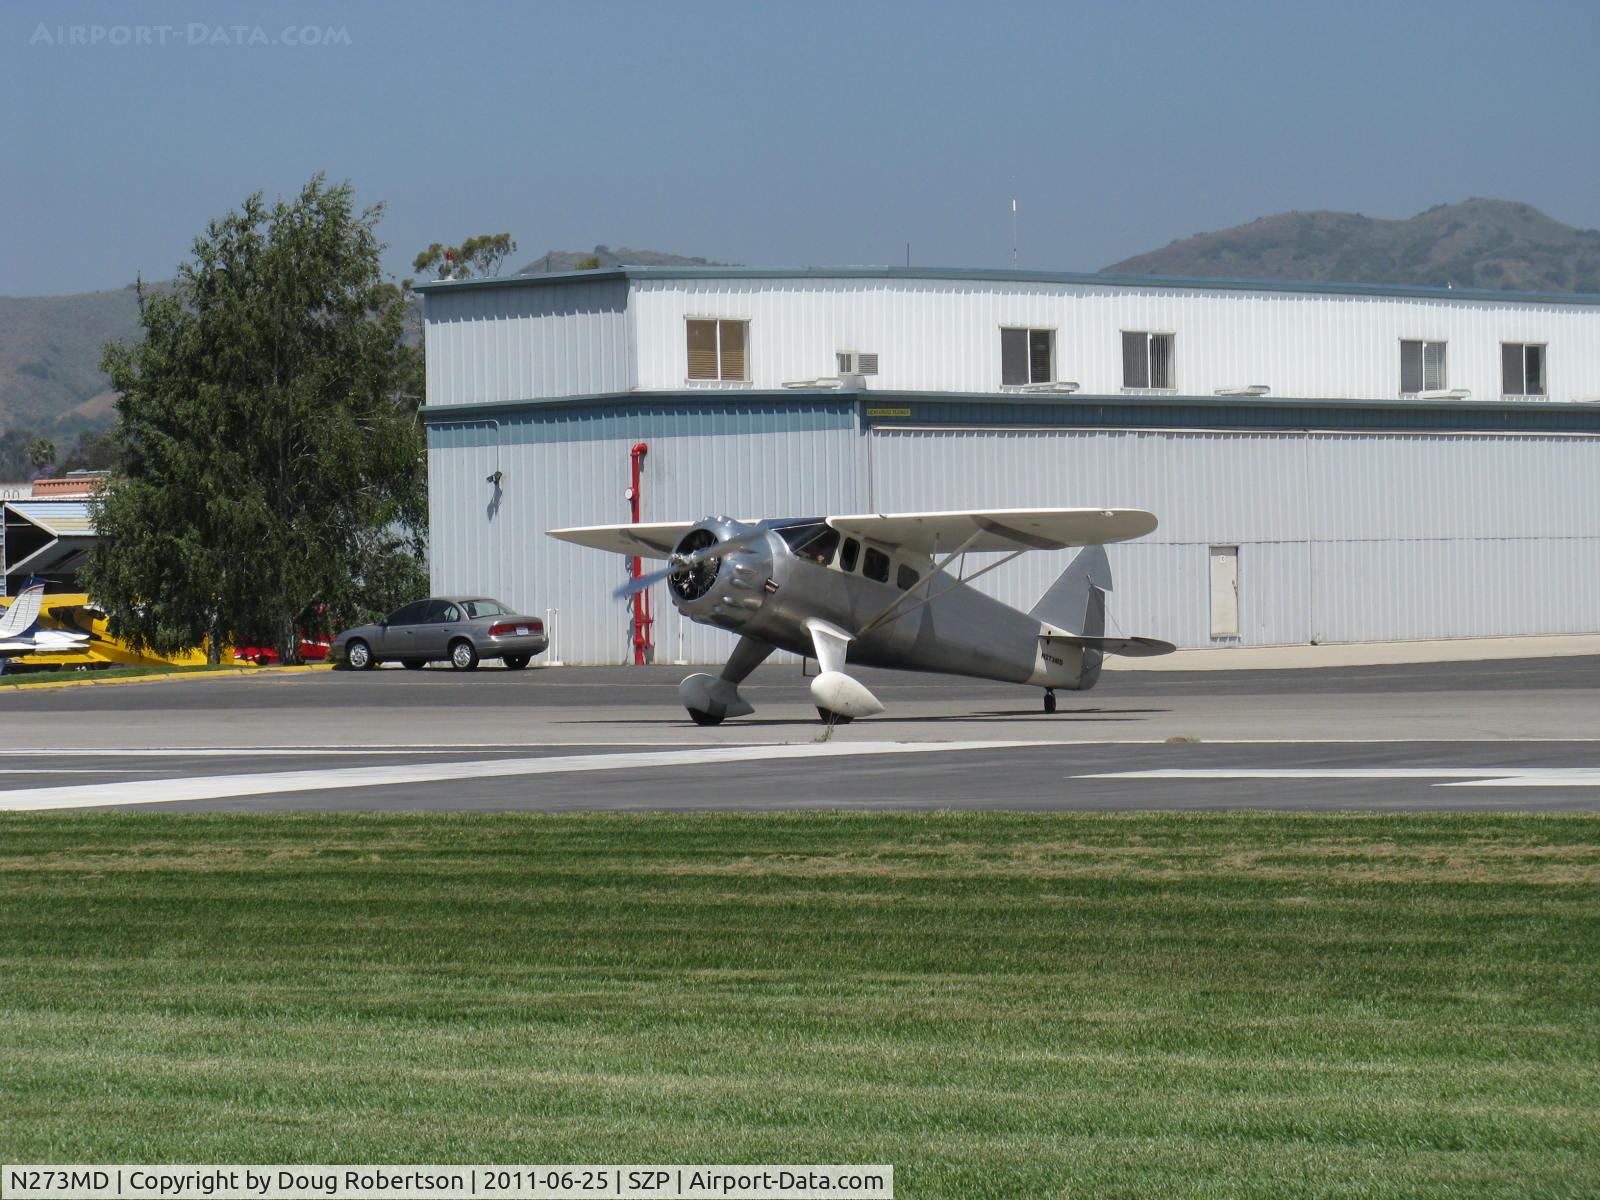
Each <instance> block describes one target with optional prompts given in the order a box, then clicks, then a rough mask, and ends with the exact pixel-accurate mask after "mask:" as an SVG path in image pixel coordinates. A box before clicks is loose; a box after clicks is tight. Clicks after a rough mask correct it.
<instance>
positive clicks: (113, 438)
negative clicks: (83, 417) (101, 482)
mask: <svg viewBox="0 0 1600 1200" xmlns="http://www.w3.org/2000/svg"><path fill="white" fill-rule="evenodd" d="M116 465H117V435H116V431H115V430H112V429H102V430H100V431H99V432H95V431H93V430H88V429H86V430H84V431H83V432H82V433H80V434H79V435H78V441H77V444H76V445H74V446H73V447H72V449H71V450H70V451H68V452H67V457H66V458H64V459H63V460H62V462H61V469H62V470H63V471H106V470H109V469H110V468H112V467H114V466H116Z"/></svg>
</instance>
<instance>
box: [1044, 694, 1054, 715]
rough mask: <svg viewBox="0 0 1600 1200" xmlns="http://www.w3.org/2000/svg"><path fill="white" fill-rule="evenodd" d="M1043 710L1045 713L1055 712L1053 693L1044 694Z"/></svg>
mask: <svg viewBox="0 0 1600 1200" xmlns="http://www.w3.org/2000/svg"><path fill="white" fill-rule="evenodd" d="M1044 710H1045V712H1047V713H1053V712H1055V710H1056V694H1055V693H1054V692H1053V691H1046V692H1045V694H1044Z"/></svg>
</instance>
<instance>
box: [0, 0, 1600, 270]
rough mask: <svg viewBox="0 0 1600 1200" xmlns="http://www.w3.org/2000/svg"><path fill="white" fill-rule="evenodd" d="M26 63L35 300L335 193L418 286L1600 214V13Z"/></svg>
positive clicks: (952, 19) (828, 30) (264, 25)
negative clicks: (464, 264)
mask: <svg viewBox="0 0 1600 1200" xmlns="http://www.w3.org/2000/svg"><path fill="white" fill-rule="evenodd" d="M191 23H196V24H194V25H191ZM302 26H312V27H315V28H316V29H317V30H319V31H320V30H325V29H331V30H332V31H333V34H332V38H331V40H332V41H333V43H334V44H324V45H320V46H306V45H285V44H282V38H283V31H284V30H285V29H286V28H291V29H293V30H294V31H295V32H294V33H293V34H291V36H294V37H296V38H298V40H300V41H305V40H308V38H307V35H306V34H304V33H303V32H301V31H300V27H302ZM74 27H77V28H78V29H79V30H80V31H81V32H80V33H79V34H78V35H76V36H80V37H82V38H84V39H85V41H86V42H89V44H83V45H74V44H72V40H73V38H74V36H75V35H74V32H73V30H74ZM96 27H99V29H100V32H99V34H98V35H97V34H96V33H95V28H96ZM163 27H166V28H165V30H164V31H163ZM217 27H222V29H223V33H222V35H221V37H217V35H216V34H215V33H214V32H212V31H214V30H216V29H217ZM141 29H142V30H144V32H143V33H142V34H141V32H140V30H141ZM119 30H120V32H119ZM340 31H342V33H341V32H340ZM197 34H198V35H199V36H197ZM97 36H98V38H99V39H100V40H98V41H97V42H96V41H93V40H92V39H95V38H96V37H97ZM163 37H165V39H166V41H167V44H166V45H161V44H159V43H160V41H161V39H162V38H163ZM262 38H265V39H268V40H269V41H273V42H276V43H277V44H267V45H261V44H252V42H256V41H259V40H260V39H262ZM140 39H144V40H146V41H148V42H149V44H147V45H139V44H138V41H139V40H140ZM117 41H122V42H125V43H126V44H114V43H115V42H117ZM192 43H198V44H192ZM0 47H3V48H0V81H3V82H0V88H3V89H4V93H3V95H4V113H3V116H0V120H3V121H4V131H5V146H6V150H7V153H6V164H5V172H4V175H3V176H0V231H3V237H4V245H3V250H4V254H3V256H0V263H3V267H0V293H4V294H9V295H21V294H40V293H52V292H69V291H81V290H86V289H90V288H99V287H117V286H121V285H123V284H125V283H127V282H128V281H130V280H131V279H132V278H133V277H134V275H135V274H136V273H139V272H143V273H144V274H145V275H146V276H147V277H153V278H166V277H168V276H170V275H171V273H172V270H173V266H174V264H175V263H176V262H178V261H179V260H180V259H181V258H183V257H185V256H186V254H187V251H188V246H189V243H190V241H191V239H192V238H193V236H194V235H195V234H196V233H197V232H198V231H199V230H200V229H201V228H202V227H203V225H204V223H205V221H206V220H207V219H208V218H210V217H212V216H215V215H218V214H220V213H222V212H224V211H226V210H227V209H229V208H231V207H233V206H234V205H236V204H237V203H238V202H239V201H240V200H241V199H242V198H243V197H244V196H245V195H247V194H248V193H250V192H251V191H254V190H256V189H261V190H264V191H265V192H266V193H268V195H269V196H270V195H278V194H283V193H288V192H292V191H294V190H296V189H297V188H298V187H299V186H300V185H301V184H302V183H303V182H304V181H305V180H306V179H307V177H309V176H310V175H311V174H312V173H313V172H315V171H326V172H327V173H328V174H329V175H330V176H332V177H333V178H335V179H346V178H347V179H350V180H351V181H353V182H354V184H355V185H356V188H357V190H358V194H359V196H360V198H361V199H362V200H363V201H364V202H377V201H382V202H384V203H385V204H386V205H387V213H386V216H385V219H384V221H383V224H382V232H383V235H384V238H385V240H386V241H387V242H389V243H390V244H391V247H392V249H391V252H390V256H389V263H390V266H391V268H392V269H393V270H395V271H396V272H397V273H403V272H405V271H406V267H407V264H408V262H409V259H410V257H411V255H412V254H413V253H415V251H416V250H417V249H419V248H420V247H421V246H423V245H425V244H426V243H428V242H430V241H434V240H444V241H454V240H458V239H459V238H461V237H463V236H465V235H468V234H472V233H479V232H495V231H499V230H510V231H511V233H512V234H513V235H514V236H515V237H516V238H517V239H518V241H519V242H520V243H521V252H520V253H519V255H518V259H517V263H516V264H514V265H520V263H521V262H524V261H527V260H530V259H532V258H534V257H536V256H537V255H538V253H540V252H541V251H543V250H545V249H546V248H549V247H557V248H581V247H588V246H593V245H594V244H595V243H597V242H605V243H608V244H610V245H630V246H642V247H650V248H654V249H663V250H672V251H676V252H679V253H684V254H703V255H706V256H707V257H711V258H718V259H723V260H729V261H739V262H746V263H752V264H757V263H759V264H808V263H810V264H819V263H828V264H837V263H874V262H880V263H881V262H899V261H901V259H902V258H903V255H904V245H905V243H906V242H907V241H910V242H911V243H912V255H913V260H914V261H915V262H917V263H919V264H923V265H935V264H937V265H956V266H986V265H988V266H993V265H1004V264H1007V263H1008V262H1009V260H1010V257H1011V249H1010V242H1011V220H1010V210H1009V199H1010V197H1011V196H1012V195H1013V194H1015V195H1017V196H1018V197H1019V198H1020V202H1021V214H1020V217H1021V219H1020V226H1021V262H1022V264H1023V265H1024V266H1032V267H1041V268H1060V269H1095V268H1098V267H1101V266H1104V265H1105V264H1107V263H1109V262H1113V261H1115V260H1117V259H1119V258H1122V257H1125V256H1127V255H1130V254H1134V253H1138V252H1140V251H1143V250H1148V249H1153V248H1155V247H1157V246H1161V245H1164V244H1165V243H1167V242H1168V241H1171V240H1172V239H1174V238H1178V237H1185V236H1188V235H1189V234H1192V233H1195V232H1198V231H1200V230H1209V229H1218V228H1222V227H1225V226H1228V225H1234V224H1238V223H1240V222H1243V221H1248V220H1251V219H1253V218H1255V217H1257V216H1263V215H1265V214H1268V213H1272V212H1278V211H1282V210H1284V209H1290V208H1303V209H1307V208H1332V209H1346V210H1355V211H1359V212H1363V213H1366V214H1368V215H1369V216H1383V217H1403V216H1409V215H1411V214H1413V213H1416V212H1418V211H1420V210H1422V209H1424V208H1427V207H1429V206H1430V205H1433V204H1437V203H1441V202H1445V201H1455V200H1461V199H1465V198H1466V197H1468V196H1495V197H1503V198H1507V199H1516V200H1524V201H1527V202H1529V203H1531V204H1534V205H1536V206H1537V207H1539V208H1541V209H1544V210H1545V211H1546V212H1548V213H1550V214H1551V215H1552V216H1554V217H1557V218H1559V219H1560V220H1563V221H1567V222H1570V223H1572V224H1576V225H1579V226H1585V227H1590V226H1600V68H1597V62H1600V0H1572V2H1552V3H1547V4H1512V3H1475V2H1461V3H1418V4H1407V3H1384V4H1355V3H1347V2H1343V0H1328V2H1324V3H1319V4H1295V3H1288V4H1259V5H1256V4H1226V3H1118V4H1109V3H1108V4H1003V3H984V4H977V3H964V4H956V3H943V2H940V3H926V4H903V5H902V4H888V3H877V4H874V3H849V4H831V3H820V2H817V0H810V2H806V3H795V4H788V3H775V4H764V3H758V2H754V0H743V2H740V3H720V2H719V3H666V2H662V3H642V2H637V3H615V4H613V3H600V2H591V3H572V4H568V3H532V4H443V3H438V2H437V0H435V2H432V3H384V4H376V3H373V4H351V5H343V6H339V5H280V4H274V5H261V4H256V5H247V4H214V3H194V4H175V5H159V4H150V5H143V6H138V5H127V4H81V5H75V4H37V3H26V2H25V3H15V2H13V3H7V4H5V5H4V6H0Z"/></svg>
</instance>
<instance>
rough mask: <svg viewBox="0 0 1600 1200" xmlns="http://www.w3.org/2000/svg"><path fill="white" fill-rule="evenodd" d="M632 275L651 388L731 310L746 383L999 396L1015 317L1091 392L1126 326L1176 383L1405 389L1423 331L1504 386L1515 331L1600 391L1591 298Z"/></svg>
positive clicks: (1551, 396) (1329, 395) (1557, 368)
mask: <svg viewBox="0 0 1600 1200" xmlns="http://www.w3.org/2000/svg"><path fill="white" fill-rule="evenodd" d="M631 286H632V289H633V293H632V302H633V311H634V323H635V339H636V345H637V372H638V376H637V378H638V386H639V387H640V388H643V389H646V390H669V389H680V388H683V387H685V386H686V384H687V381H686V373H687V356H686V351H685V330H684V319H685V318H687V317H726V318H737V319H742V320H748V321H749V322H750V368H749V369H750V372H751V380H750V382H749V383H748V384H744V385H740V386H744V387H757V388H773V387H779V386H781V385H782V384H783V383H785V382H788V381H795V380H803V379H814V378H817V377H818V376H823V375H832V374H834V373H835V372H836V370H837V366H836V363H835V360H834V354H835V353H836V352H838V351H841V350H858V351H869V352H876V353H878V354H879V355H880V359H879V369H880V373H879V375H877V376H875V377H874V378H873V379H872V381H871V386H873V387H882V388H887V389H905V390H914V391H926V392H990V393H997V392H1000V391H1001V388H1000V335H999V329H1000V327H1001V326H1006V325H1011V326H1027V327H1037V328H1049V329H1054V330H1055V331H1056V350H1055V363H1056V372H1055V373H1056V378H1058V379H1063V380H1072V381H1074V382H1076V383H1078V384H1079V385H1080V386H1081V390H1082V392H1083V393H1084V394H1085V395H1118V394H1121V393H1122V390H1123V389H1122V344H1121V337H1120V334H1121V331H1122V330H1146V331H1155V332H1171V333H1174V334H1175V335H1176V351H1175V371H1176V378H1175V379H1174V383H1175V385H1176V387H1175V390H1176V391H1177V392H1178V393H1181V394H1184V395H1191V396H1209V395H1211V394H1212V393H1213V392H1215V391H1216V390H1217V389H1219V388H1224V387H1232V386H1239V385H1250V384H1265V385H1267V386H1268V387H1270V388H1271V389H1272V395H1273V396H1275V397H1284V398H1303V399H1338V400H1382V399H1393V398H1396V397H1398V395H1399V392H1400V346H1399V343H1400V340H1401V339H1402V338H1408V339H1425V340H1431V341H1444V342H1446V343H1448V347H1449V349H1448V384H1449V386H1450V387H1453V388H1454V387H1464V388H1467V389H1469V390H1470V391H1471V393H1472V397H1473V398H1474V399H1477V400H1498V399H1499V398H1500V388H1501V378H1500V343H1501V342H1505V341H1512V342H1518V341H1521V342H1538V343H1545V344H1547V345H1548V347H1549V351H1548V368H1547V370H1548V396H1547V399H1548V400H1556V401H1562V400H1569V401H1571V400H1583V399H1590V400H1593V399H1600V308H1597V307H1595V306H1592V305H1589V306H1579V305H1573V306H1562V305H1558V304H1550V303H1530V302H1526V301H1517V300H1515V299H1514V298H1511V297H1508V298H1507V299H1506V300H1505V301H1504V302H1499V301H1483V300H1451V299H1435V298H1423V297H1391V296H1376V295H1341V294H1332V293H1318V292H1281V291H1264V292H1249V291H1236V290H1228V291H1218V290H1210V291H1208V290H1206V289H1205V288H1204V286H1197V287H1193V288H1151V287H1126V286H1123V287H1117V286H1112V285H1104V286H1095V285H1087V284H1067V283H1019V282H1011V281H971V280H940V279H932V280H928V279H910V280H906V279H898V280H881V279H879V280H873V279H864V280H863V279H754V280H751V279H682V278H679V279H660V280H652V279H635V280H633V281H632V284H631ZM551 290H557V289H551ZM430 303H431V301H430ZM430 350H431V343H430ZM690 386H698V387H704V388H706V389H708V390H716V389H719V388H728V387H732V386H735V385H730V384H717V383H713V384H700V385H690ZM431 402H434V403H437V401H431Z"/></svg>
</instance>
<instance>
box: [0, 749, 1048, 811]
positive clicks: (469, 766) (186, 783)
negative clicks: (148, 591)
mask: <svg viewBox="0 0 1600 1200" xmlns="http://www.w3.org/2000/svg"><path fill="white" fill-rule="evenodd" d="M1039 744H1040V743H1037V742H818V743H808V744H805V745H798V746H708V747H705V748H703V749H698V750H676V751H644V752H640V753H632V754H628V753H622V754H574V755H562V756H551V757H547V758H500V759H486V760H479V761H476V762H436V763H415V764H409V763H408V764H404V765H397V766H385V767H345V768H341V769H338V770H323V771H272V772H263V773H260V774H254V775H209V776H196V777H193V778H188V779H138V780H125V781H122V782H118V783H95V784H88V785H86V786H83V787H49V788H19V789H17V790H16V791H10V792H0V811H10V812H18V811H25V810H26V811H33V810H37V809H53V808H103V807H105V806H107V805H112V804H173V803H178V802H181V801H185V800H221V799H226V798H230V797H236V796H274V795H279V794H282V793H286V792H323V791H331V790H337V789H344V788H362V787H385V786H389V785H393V784H400V783H443V782H446V781H452V780H461V779H495V778H503V777H507V776H518V775H555V774H564V773H570V772H576V771H621V770H637V769H639V768H641V767H698V766H708V765H711V764H715V763H727V762H762V761H769V760H772V759H796V758H838V757H842V756H846V755H863V754H871V755H885V754H927V753H937V752H940V751H946V750H1003V749H1012V748H1014V747H1016V746H1019V745H1039Z"/></svg>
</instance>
